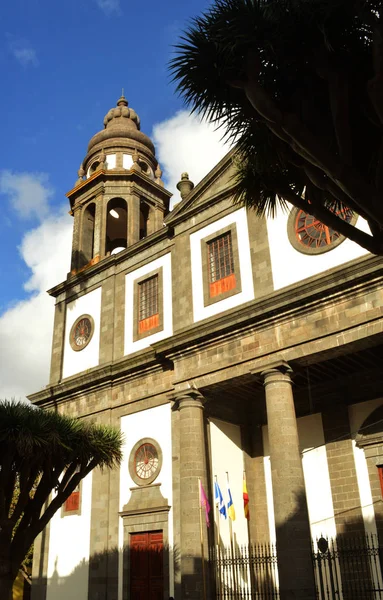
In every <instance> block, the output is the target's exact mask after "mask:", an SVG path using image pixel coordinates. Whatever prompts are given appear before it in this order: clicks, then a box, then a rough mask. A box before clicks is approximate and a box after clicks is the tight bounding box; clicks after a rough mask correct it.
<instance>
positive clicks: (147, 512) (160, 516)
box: [120, 484, 172, 600]
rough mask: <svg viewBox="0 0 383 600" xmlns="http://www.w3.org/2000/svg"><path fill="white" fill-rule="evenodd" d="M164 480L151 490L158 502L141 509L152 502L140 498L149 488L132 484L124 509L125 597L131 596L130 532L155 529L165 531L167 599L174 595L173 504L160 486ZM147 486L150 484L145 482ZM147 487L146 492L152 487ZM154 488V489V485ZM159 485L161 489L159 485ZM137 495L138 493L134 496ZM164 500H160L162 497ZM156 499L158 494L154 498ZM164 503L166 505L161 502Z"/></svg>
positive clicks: (123, 585) (153, 485)
mask: <svg viewBox="0 0 383 600" xmlns="http://www.w3.org/2000/svg"><path fill="white" fill-rule="evenodd" d="M160 485H161V484H151V485H150V486H147V488H149V487H150V488H151V489H150V492H151V494H153V496H155V497H156V498H155V499H156V500H157V502H153V504H156V506H153V507H147V508H143V509H137V508H136V507H137V505H138V506H140V505H141V506H145V504H146V506H147V504H148V503H145V504H144V502H142V501H141V500H140V498H139V496H141V494H142V495H143V494H144V493H145V488H142V487H141V488H131V491H132V497H131V500H130V501H129V503H128V504H127V505H125V506H124V508H123V511H122V512H121V513H120V516H121V517H122V521H123V527H124V537H123V541H124V549H123V574H122V577H123V584H122V588H123V598H124V599H125V598H129V591H130V534H131V533H149V532H151V531H162V539H163V561H164V563H163V572H164V600H168V598H169V595H170V569H169V564H170V560H172V548H170V547H169V511H170V506H169V505H168V501H167V499H166V498H164V497H163V496H162V494H161V493H160V490H159V486H160ZM145 487H146V486H145ZM147 488H146V494H147V495H148V492H149V490H148V489H147ZM153 488H154V489H153ZM156 488H157V489H156ZM133 496H137V497H134V498H133ZM160 499H161V500H162V501H160V502H159V500H160ZM153 500H154V498H153ZM161 505H162V506H161Z"/></svg>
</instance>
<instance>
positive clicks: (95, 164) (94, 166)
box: [89, 159, 100, 177]
mask: <svg viewBox="0 0 383 600" xmlns="http://www.w3.org/2000/svg"><path fill="white" fill-rule="evenodd" d="M99 166H100V161H99V160H98V159H97V160H95V161H94V162H93V163H92V164H91V165H90V167H89V177H90V176H91V175H93V173H95V172H96V171H97V169H98V167H99Z"/></svg>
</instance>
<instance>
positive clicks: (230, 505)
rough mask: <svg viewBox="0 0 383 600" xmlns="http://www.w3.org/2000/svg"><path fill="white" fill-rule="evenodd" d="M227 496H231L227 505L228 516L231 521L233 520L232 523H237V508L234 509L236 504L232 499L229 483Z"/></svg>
mask: <svg viewBox="0 0 383 600" xmlns="http://www.w3.org/2000/svg"><path fill="white" fill-rule="evenodd" d="M227 495H228V496H229V502H228V503H227V514H228V516H229V519H231V520H232V521H235V508H234V504H233V499H232V497H231V491H230V488H229V482H227Z"/></svg>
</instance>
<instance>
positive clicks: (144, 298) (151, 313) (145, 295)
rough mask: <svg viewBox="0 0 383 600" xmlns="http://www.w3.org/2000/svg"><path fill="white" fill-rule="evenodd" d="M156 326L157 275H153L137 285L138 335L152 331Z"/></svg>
mask: <svg viewBox="0 0 383 600" xmlns="http://www.w3.org/2000/svg"><path fill="white" fill-rule="evenodd" d="M158 325H159V312H158V275H154V276H153V277H149V278H148V279H145V281H143V282H142V283H140V284H139V285H138V329H139V333H142V332H144V331H148V330H149V329H154V328H155V327H158Z"/></svg>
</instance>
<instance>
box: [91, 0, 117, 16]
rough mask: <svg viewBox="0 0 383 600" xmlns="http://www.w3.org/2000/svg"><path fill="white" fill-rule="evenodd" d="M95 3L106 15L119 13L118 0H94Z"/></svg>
mask: <svg viewBox="0 0 383 600" xmlns="http://www.w3.org/2000/svg"><path fill="white" fill-rule="evenodd" d="M96 4H97V6H98V7H99V8H101V10H102V11H103V12H104V13H105V14H106V15H108V16H110V15H113V14H117V15H118V14H120V12H121V8H120V0H96Z"/></svg>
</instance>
